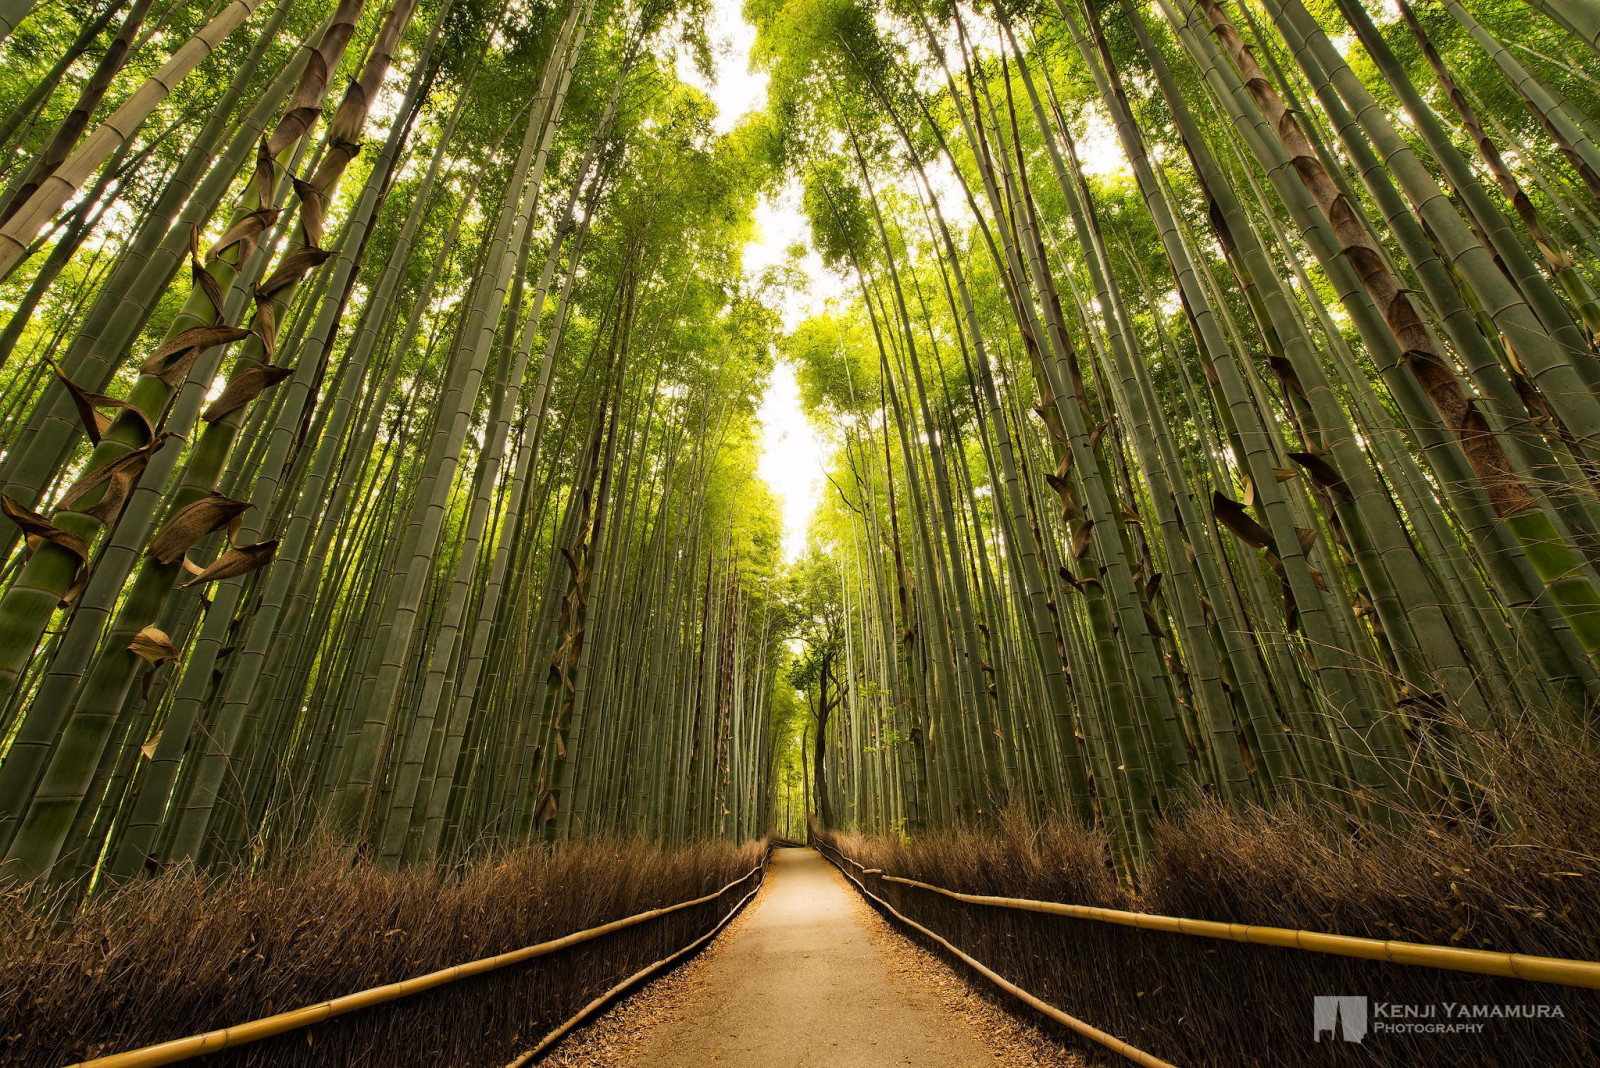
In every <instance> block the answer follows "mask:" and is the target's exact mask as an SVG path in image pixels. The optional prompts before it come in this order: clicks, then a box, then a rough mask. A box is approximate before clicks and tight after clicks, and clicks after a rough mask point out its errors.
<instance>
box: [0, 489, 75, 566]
mask: <svg viewBox="0 0 1600 1068" xmlns="http://www.w3.org/2000/svg"><path fill="white" fill-rule="evenodd" d="M0 512H4V513H5V516H6V518H7V519H9V520H11V521H12V522H13V523H15V524H16V525H17V526H18V527H19V528H21V530H22V537H23V539H24V540H25V541H26V542H27V544H28V551H29V552H33V551H34V550H35V549H37V548H38V547H39V543H40V542H41V541H48V542H51V543H52V544H55V545H59V546H60V547H61V548H63V549H65V550H66V551H67V552H69V553H71V554H72V555H73V556H76V557H77V558H78V561H79V562H80V563H81V562H83V561H84V560H86V559H88V556H89V547H88V546H87V545H85V544H84V543H83V539H82V538H80V537H78V536H77V535H76V534H74V533H72V532H71V531H67V530H62V529H61V528H60V527H58V526H56V525H55V524H54V523H52V522H50V520H48V519H46V518H45V517H44V516H42V515H40V514H39V513H38V512H35V511H32V510H30V509H28V508H25V507H23V506H22V504H21V503H19V502H18V501H17V500H15V499H14V498H12V497H11V496H10V495H8V494H4V493H0Z"/></svg>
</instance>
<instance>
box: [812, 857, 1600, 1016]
mask: <svg viewBox="0 0 1600 1068" xmlns="http://www.w3.org/2000/svg"><path fill="white" fill-rule="evenodd" d="M830 848H831V847H830ZM834 852H836V853H837V852H838V850H834ZM839 855H840V856H841V857H844V859H845V860H848V861H850V863H851V864H854V865H855V866H856V867H857V868H858V869H859V870H860V871H861V873H862V874H863V875H876V876H878V877H879V878H881V879H884V880H886V881H888V882H892V883H901V884H903V885H905V886H915V887H917V888H919V889H922V890H928V891H931V892H932V893H935V894H943V895H944V896H945V897H948V898H953V899H955V900H956V901H964V902H966V903H967V904H969V905H989V906H993V907H996V908H1008V909H1016V910H1018V911H1021V912H1043V913H1048V914H1050V915H1052V916H1070V917H1072V918H1073V919H1077V920H1096V921H1098V922H1100V923H1114V924H1118V925H1119V926H1122V927H1137V928H1139V929H1140V930H1144V931H1166V932H1168V933H1171V934H1182V935H1193V936H1195V937H1197V938H1216V939H1221V940H1224V941H1229V942H1244V943H1247V944H1249V945H1254V946H1278V947H1280V948H1283V949H1303V950H1306V951H1308V952H1311V953H1329V954H1333V955H1334V956H1339V957H1356V958H1359V959H1361V960H1381V961H1388V962H1389V963H1391V964H1413V965H1421V966H1423V967H1427V968H1443V969H1445V970H1447V971H1453V972H1471V973H1473V974H1475V975H1498V976H1502V977H1504V978H1507V979H1526V980H1528V981H1529V982H1535V983H1555V984H1557V985H1558V986H1576V987H1583V988H1585V989H1587V990H1600V963H1597V962H1595V961H1587V960H1566V959H1564V958H1561V957H1536V956H1533V955H1531V954H1527V953H1499V952H1495V951H1493V950H1486V949H1461V948H1459V947H1456V946H1430V945H1425V944H1423V943H1420V942H1400V941H1396V940H1395V939H1390V938H1357V937H1355V936H1352V935H1333V934H1322V933H1319V932H1316V931H1296V930H1292V929H1290V928H1287V927H1260V926H1257V925H1255V924H1249V923H1218V922H1216V921H1214V920H1189V919H1183V918H1182V917H1178V916H1157V915H1154V914H1151V913H1147V912H1124V911H1121V910H1119V909H1102V908H1095V907H1093V906H1091V905H1063V904H1060V903H1059V902H1055V901H1031V900H1029V899H1027V898H1016V897H985V896H982V895H979V894H958V893H956V892H955V891H954V890H946V889H945V888H944V887H942V886H934V885H932V884H931V883H924V882H918V881H917V880H916V879H905V878H902V877H901V876H898V875H888V874H886V873H884V872H883V870H882V869H880V868H863V867H861V865H860V864H859V863H857V862H856V861H855V860H852V859H851V858H850V857H846V856H844V854H843V853H839Z"/></svg>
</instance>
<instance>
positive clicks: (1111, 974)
mask: <svg viewBox="0 0 1600 1068" xmlns="http://www.w3.org/2000/svg"><path fill="white" fill-rule="evenodd" d="M1495 765H1496V766H1495V769H1494V770H1495V774H1494V775H1493V776H1491V777H1489V778H1488V779H1487V780H1486V781H1487V785H1486V786H1485V790H1484V792H1485V794H1487V795H1488V796H1490V797H1492V799H1493V800H1494V802H1495V804H1496V810H1497V811H1499V812H1500V813H1502V814H1505V815H1506V816H1508V817H1510V818H1509V819H1506V820H1503V821H1502V823H1501V824H1500V825H1499V826H1498V827H1496V828H1484V827H1482V826H1477V825H1472V824H1464V823H1462V822H1461V821H1459V820H1455V821H1452V820H1445V819H1439V818H1432V817H1424V816H1422V815H1416V816H1414V817H1413V818H1411V819H1409V820H1406V821H1404V826H1403V827H1398V828H1392V829H1387V830H1382V829H1377V828H1373V827H1370V826H1360V827H1354V826H1352V824H1351V823H1350V822H1349V821H1348V820H1346V819H1345V818H1343V817H1340V816H1336V815H1334V814H1332V813H1330V812H1329V811H1327V810H1325V809H1321V808H1318V807H1316V806H1314V805H1310V804H1301V805H1294V806H1288V807H1285V808H1283V809H1280V810H1279V811H1276V812H1272V813H1268V812H1263V811H1261V810H1251V811H1246V812H1243V813H1237V812H1229V811H1227V810H1225V809H1224V808H1222V807H1221V806H1219V805H1215V804H1210V803H1205V802H1201V803H1197V804H1191V805H1189V806H1187V807H1186V809H1185V811H1184V812H1183V813H1182V815H1181V816H1177V817H1175V818H1173V819H1171V820H1169V821H1167V822H1165V823H1164V824H1163V825H1162V826H1161V828H1160V832H1159V846H1158V848H1157V850H1156V852H1155V853H1154V855H1153V856H1151V857H1150V858H1149V859H1148V860H1147V861H1146V862H1145V863H1144V864H1142V865H1141V866H1140V868H1139V870H1138V871H1137V872H1136V873H1135V875H1134V879H1133V884H1132V885H1129V883H1128V882H1127V881H1125V880H1120V879H1119V878H1118V877H1117V876H1116V874H1115V872H1114V871H1113V868H1112V866H1111V864H1110V861H1109V856H1110V853H1109V849H1108V845H1107V843H1106V841H1105V840H1104V838H1103V837H1101V836H1099V835H1097V834H1094V833H1092V832H1089V831H1087V830H1085V829H1083V828H1082V827H1080V826H1078V825H1075V824H1074V823H1072V822H1070V821H1066V820H1051V821H1048V822H1046V823H1045V824H1044V825H1042V826H1032V825H1030V824H1029V823H1028V822H1027V821H1026V820H1025V819H1024V818H1021V817H1020V816H1018V815H1016V814H1008V815H1007V816H1006V817H1004V818H1003V819H1002V820H1001V821H1000V823H999V825H998V826H997V827H990V828H987V829H983V830H977V829H974V830H965V831H960V830H958V831H947V832H942V833H934V834H928V835H926V836H922V837H919V838H917V839H916V840H914V841H909V842H908V841H904V840H900V839H896V838H867V837H862V836H858V835H850V834H839V835H834V836H832V841H833V844H835V846H836V847H837V848H838V849H840V850H841V851H842V852H844V853H845V854H846V855H848V856H850V857H853V858H854V859H855V860H856V861H858V862H859V863H861V864H863V865H865V866H866V867H868V868H881V869H883V870H884V871H886V872H888V873H890V874H893V875H900V876H904V877H907V878H913V879H918V880H920V881H923V882H927V883H931V884H933V885H936V886H942V887H945V888H947V889H951V890H956V891H961V892H965V893H972V894H986V895H994V896H1001V897H1019V898H1033V899H1038V900H1047V901H1059V902H1068V903H1074V904H1087V905H1097V906H1102V907H1108V908H1119V909H1128V910H1133V911H1145V912H1152V913H1159V914H1164V915H1171V916H1186V917H1191V918H1195V919H1206V920H1219V921H1232V922H1237V923H1253V924H1261V925H1267V926H1275V927H1290V928H1300V929H1306V930H1314V931H1325V932H1332V933H1337V934H1346V935H1359V936H1365V937H1370V938H1396V939H1401V940H1405V941H1412V942H1424V943H1431V944H1436V945H1449V946H1461V947H1466V948H1480V949H1494V950H1501V951H1508V952H1521V953H1532V954H1539V955H1546V956H1555V957H1567V958H1576V959H1583V960H1600V757H1597V755H1596V753H1595V752H1594V751H1593V750H1592V749H1589V748H1588V747H1586V746H1576V747H1574V746H1557V745H1553V744H1545V743H1540V742H1537V741H1535V742H1525V743H1523V744H1520V745H1518V746H1517V747H1515V748H1514V749H1510V750H1508V751H1507V752H1505V753H1503V754H1501V755H1500V756H1499V757H1497V758H1496V761H1495ZM852 871H853V869H852ZM868 880H869V881H868V884H867V885H868V887H869V888H870V889H871V890H872V891H873V892H874V893H877V894H879V895H880V896H882V897H884V898H885V899H887V900H888V901H890V902H891V903H892V904H894V906H895V907H896V908H898V909H900V910H901V911H902V912H904V913H905V914H906V915H908V916H910V917H911V918H913V919H915V920H917V921H918V922H920V923H922V924H924V925H926V926H928V927H930V928H932V929H933V930H936V931H939V932H940V933H941V934H943V935H944V936H945V937H947V938H950V939H951V940H952V941H954V942H955V943H956V944H957V945H959V946H961V947H962V948H963V949H964V950H966V951H967V952H968V953H971V954H972V955H973V956H974V957H976V958H978V959H979V960H982V961H984V962H985V963H987V964H989V965H990V966H991V967H993V968H995V969H996V970H997V971H999V972H1000V973H1001V974H1003V975H1005V976H1007V977H1008V978H1011V979H1012V980H1013V981H1015V982H1017V983H1019V984H1020V985H1022V986H1023V987H1025V988H1026V989H1028V990H1030V991H1032V992H1033V993H1035V994H1037V995H1038V996H1040V997H1042V998H1044V999H1045V1000H1046V1001H1048V1002H1050V1003H1052V1004H1054V1005H1056V1006H1058V1007H1060V1008H1062V1009H1064V1010H1065V1011H1067V1012H1069V1013H1071V1014H1073V1015H1075V1016H1078V1017H1079V1018H1080V1019H1084V1020H1087V1021H1088V1022H1090V1023H1092V1024H1094V1025H1095V1026H1097V1027H1100V1028H1102V1029H1103V1030H1106V1031H1109V1032H1110V1033H1112V1034H1114V1035H1116V1036H1117V1037H1119V1038H1122V1039H1124V1040H1126V1041H1128V1042H1131V1043H1132V1044H1133V1045H1135V1046H1137V1047H1139V1048H1141V1049H1144V1050H1146V1051H1148V1052H1151V1053H1154V1054H1156V1055H1157V1056H1160V1057H1163V1058H1165V1059H1167V1060H1170V1061H1173V1062H1174V1063H1177V1064H1182V1065H1186V1066H1218V1068H1223V1066H1226V1068H1235V1066H1238V1065H1242V1064H1250V1065H1283V1066H1293V1068H1300V1066H1305V1065H1324V1064H1331V1065H1357V1064H1359V1065H1405V1066H1414V1065H1424V1064H1428V1065H1474V1066H1490V1065H1506V1066H1510V1065H1518V1066H1520V1065H1527V1066H1529V1068H1534V1066H1540V1068H1544V1066H1550V1065H1569V1064H1570V1065H1578V1064H1596V1063H1600V999H1597V997H1596V995H1595V993H1594V992H1592V991H1588V990H1578V989H1572V988H1566V987H1557V986H1552V985H1547V984H1535V983H1527V982H1521V981H1517V980H1503V979H1494V978H1489V977H1484V976H1474V975H1466V974H1461V973H1454V972H1446V971H1440V970H1437V969H1432V968H1417V967H1403V966H1397V965H1391V964H1387V963H1378V962H1368V961H1359V960H1353V959H1348V958H1340V957H1331V956H1327V955H1324V954H1316V953H1307V952H1302V951H1298V950H1288V949H1273V948H1269V947H1259V946H1248V945H1242V944H1238V943H1232V942H1223V941H1217V940H1212V939H1202V938H1194V937H1189V936H1184V935H1176V934H1165V933H1160V932H1151V931H1140V930H1137V929H1133V928H1128V927H1120V926H1114V925H1110V924H1105V923H1097V922H1094V921H1087V920H1074V919H1069V918H1065V917H1056V916H1047V915H1042V914H1037V913H1027V912H1018V911H1015V910H1010V909H1002V908H993V907H984V906H974V905H966V904H962V903H960V902H956V901H952V900H951V899H949V898H946V897H943V896H942V895H938V894H933V893H929V892H927V891H924V890H919V889H916V888H913V887H906V886H902V885H900V884H896V883H889V882H885V881H883V880H881V879H878V878H876V877H871V876H869V877H868ZM1318 994H1324V995H1327V994H1346V995H1366V996H1367V997H1368V998H1369V999H1370V1000H1371V1001H1372V1002H1373V1003H1376V1002H1380V1001H1381V1002H1390V1003H1396V1004H1420V1005H1423V1006H1427V1005H1438V1004H1439V1003H1443V1002H1451V1003H1455V1004H1491V1005H1501V1004H1506V1005H1527V1004H1548V1005H1559V1006H1561V1008H1562V1010H1563V1012H1564V1013H1565V1018H1564V1019H1561V1020H1550V1019H1546V1020H1537V1019H1536V1020H1516V1019H1499V1020H1494V1019H1491V1020H1488V1021H1484V1022H1485V1024H1486V1026H1485V1027H1484V1028H1483V1031H1482V1033H1481V1034H1477V1035H1469V1034H1459V1033H1455V1034H1409V1035H1399V1034H1389V1033H1384V1034H1379V1033H1376V1032H1374V1033H1372V1034H1369V1036H1368V1037H1367V1039H1366V1041H1365V1042H1364V1043H1362V1044H1360V1045H1354V1044H1349V1045H1347V1044H1345V1043H1342V1042H1337V1041H1333V1042H1330V1041H1328V1040H1327V1039H1325V1040H1324V1041H1323V1042H1322V1043H1320V1044H1318V1043H1315V1042H1314V1041H1313V1026H1312V1021H1313V1017H1312V998H1313V996H1314V995H1318ZM1424 1011H1426V1009H1424ZM1434 1012H1435V1014H1436V1015H1435V1017H1434V1019H1432V1020H1422V1021H1414V1022H1422V1023H1436V1022H1440V1023H1442V1022H1447V1020H1446V1017H1445V1010H1444V1009H1443V1008H1442V1007H1439V1008H1436V1009H1435V1010H1434ZM1374 1022H1376V1021H1374ZM1091 1048H1092V1047H1091ZM1108 1063H1110V1062H1108ZM1115 1063H1123V1062H1121V1061H1115Z"/></svg>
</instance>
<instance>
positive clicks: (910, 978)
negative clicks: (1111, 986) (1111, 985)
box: [547, 849, 1079, 1068]
mask: <svg viewBox="0 0 1600 1068" xmlns="http://www.w3.org/2000/svg"><path fill="white" fill-rule="evenodd" d="M586 1030H588V1031H589V1032H590V1034H589V1035H588V1036H581V1035H580V1036H578V1037H576V1039H575V1041H574V1042H573V1044H572V1047H571V1048H568V1049H563V1050H559V1051H557V1052H556V1054H555V1056H553V1057H552V1058H551V1059H550V1061H549V1062H547V1063H548V1064H550V1065H552V1066H558V1065H559V1066H574V1068H576V1066H583V1068H691V1066H692V1068H704V1066H706V1065H717V1066H723V1065H728V1066H734V1068H890V1066H902V1065H915V1066H926V1068H934V1066H938V1068H1020V1066H1032V1065H1041V1064H1048V1065H1062V1066H1065V1065H1067V1064H1069V1063H1071V1064H1076V1063H1079V1062H1077V1061H1076V1059H1075V1058H1073V1059H1071V1060H1067V1059H1058V1058H1057V1057H1056V1056H1052V1055H1046V1057H1043V1058H1042V1057H1041V1056H1040V1053H1041V1052H1042V1050H1041V1049H1040V1043H1039V1041H1037V1039H1036V1038H1035V1037H1034V1036H1033V1035H1029V1034H1024V1033H1023V1032H1024V1031H1028V1032H1031V1030H1032V1029H1031V1028H1026V1027H1025V1025H1021V1024H1019V1023H1017V1022H1016V1021H1014V1020H1012V1019H1011V1018H1009V1017H1008V1016H1006V1014H1003V1013H999V1012H997V1011H996V1010H994V1009H993V1008H992V1007H991V1006H988V1005H987V1004H985V1003H984V1002H983V1001H982V999H981V998H978V997H977V996H975V995H973V994H972V993H971V992H970V991H968V990H967V989H966V988H965V986H964V984H963V983H962V982H961V981H960V980H959V979H957V978H956V977H955V976H954V974H953V973H951V972H949V971H948V969H946V968H944V966H943V965H942V964H940V963H939V962H937V961H935V960H934V959H933V958H932V957H931V956H927V955H925V954H922V953H921V952H920V951H918V950H916V949H915V947H913V946H911V944H910V943H909V942H906V941H905V940H904V939H902V938H901V937H900V936H899V935H897V934H894V933H893V932H891V931H890V930H889V929H888V928H887V926H886V925H884V924H883V922H882V921H881V920H880V919H879V918H878V916H877V915H876V914H875V913H874V912H872V910H871V909H869V908H868V907H867V906H866V905H865V904H863V903H862V902H861V899H860V898H859V897H858V896H857V895H856V894H855V893H854V892H853V891H852V890H851V889H850V888H849V886H848V885H847V884H846V883H845V881H844V878H843V877H842V876H841V875H840V874H839V873H838V872H837V871H836V870H834V868H833V866H832V865H830V864H829V863H828V862H827V861H825V860H823V859H822V857H821V856H820V855H819V854H818V853H817V852H816V851H815V850H811V849H780V850H778V851H777V852H776V853H774V854H773V858H772V866H771V868H770V869H769V870H768V873H767V884H766V886H765V887H764V888H763V890H762V892H761V894H760V895H759V896H758V897H757V898H756V900H755V901H754V902H753V903H752V904H751V905H750V907H749V908H748V909H747V910H746V911H745V912H744V914H743V915H741V916H740V917H739V918H738V919H737V920H736V921H734V923H733V924H732V925H730V926H729V928H728V930H727V931H726V932H725V933H724V934H723V935H722V936H721V937H720V938H719V939H718V940H717V942H716V943H715V944H714V945H713V947H712V948H711V950H710V951H709V952H708V953H707V954H705V955H703V956H702V957H701V958H699V959H698V960H696V961H695V962H693V963H692V964H690V965H689V966H688V967H686V968H685V969H683V970H682V971H680V972H679V973H677V974H675V975H673V976H671V977H669V978H667V979H665V980H663V981H662V982H660V983H658V984H654V985H652V986H651V987H648V988H646V989H645V990H644V991H643V992H641V993H640V994H638V995H637V996H635V997H634V998H630V999H629V1000H628V1001H626V1002H624V1003H623V1004H622V1005H621V1006H619V1007H618V1008H617V1009H616V1010H614V1011H613V1012H612V1013H610V1014H608V1015H607V1017H602V1018H601V1019H600V1020H599V1021H597V1022H596V1024H595V1025H594V1026H593V1027H591V1028H589V1029H586Z"/></svg>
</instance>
